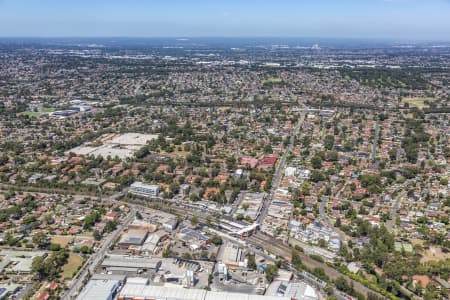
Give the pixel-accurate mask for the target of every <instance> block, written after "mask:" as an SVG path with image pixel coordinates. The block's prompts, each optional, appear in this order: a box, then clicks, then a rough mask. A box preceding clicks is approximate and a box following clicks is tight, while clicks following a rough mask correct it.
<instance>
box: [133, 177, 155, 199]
mask: <svg viewBox="0 0 450 300" xmlns="http://www.w3.org/2000/svg"><path fill="white" fill-rule="evenodd" d="M130 193H131V194H133V195H137V196H143V197H156V196H158V194H159V186H158V185H155V184H145V183H142V182H139V181H136V182H135V183H133V184H132V185H131V186H130Z"/></svg>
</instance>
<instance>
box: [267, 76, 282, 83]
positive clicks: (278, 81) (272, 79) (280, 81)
mask: <svg viewBox="0 0 450 300" xmlns="http://www.w3.org/2000/svg"><path fill="white" fill-rule="evenodd" d="M282 82H283V79H281V78H275V77H272V78H267V79H264V80H263V81H262V84H277V83H282Z"/></svg>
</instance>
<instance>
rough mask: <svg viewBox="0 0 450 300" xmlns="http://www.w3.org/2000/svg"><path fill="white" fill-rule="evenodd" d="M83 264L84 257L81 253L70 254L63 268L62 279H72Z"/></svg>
mask: <svg viewBox="0 0 450 300" xmlns="http://www.w3.org/2000/svg"><path fill="white" fill-rule="evenodd" d="M82 265H83V258H82V257H81V256H80V255H77V254H70V256H69V259H68V260H67V264H65V265H64V266H63V269H62V273H61V277H62V279H71V278H72V277H73V276H74V275H75V273H76V271H77V270H78V268H79V267H81V266H82Z"/></svg>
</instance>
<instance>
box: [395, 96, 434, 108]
mask: <svg viewBox="0 0 450 300" xmlns="http://www.w3.org/2000/svg"><path fill="white" fill-rule="evenodd" d="M433 101H435V99H433V98H403V99H402V102H403V103H408V105H409V107H417V108H418V109H424V108H429V107H430V106H429V105H428V104H426V103H425V102H433Z"/></svg>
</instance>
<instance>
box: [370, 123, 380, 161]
mask: <svg viewBox="0 0 450 300" xmlns="http://www.w3.org/2000/svg"><path fill="white" fill-rule="evenodd" d="M379 135H380V117H377V123H376V125H375V136H374V138H373V147H372V161H375V158H376V156H377V148H378V137H379Z"/></svg>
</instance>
